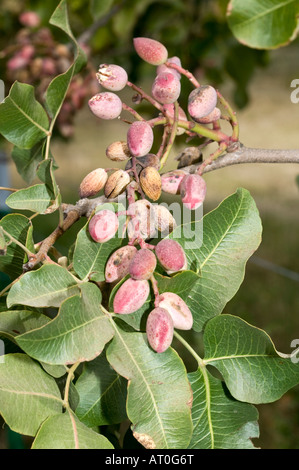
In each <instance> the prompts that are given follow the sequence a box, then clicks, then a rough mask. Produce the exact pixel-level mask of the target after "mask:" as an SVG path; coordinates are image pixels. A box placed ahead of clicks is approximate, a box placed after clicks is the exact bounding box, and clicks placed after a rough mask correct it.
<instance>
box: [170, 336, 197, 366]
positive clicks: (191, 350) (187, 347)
mask: <svg viewBox="0 0 299 470" xmlns="http://www.w3.org/2000/svg"><path fill="white" fill-rule="evenodd" d="M173 335H174V336H175V337H176V338H177V339H178V340H179V341H180V343H182V345H183V346H185V348H186V349H187V350H188V351H189V353H190V354H191V355H192V356H193V357H194V359H195V360H196V362H197V363H198V366H199V367H200V368H201V369H205V364H204V361H203V359H202V358H201V357H200V356H199V355H198V354H197V353H196V352H195V351H194V349H193V348H192V346H190V344H189V343H188V342H187V341H186V340H185V339H184V338H183V337H182V336H181V335H180V334H179V333H178V332H177V331H176V330H174V332H173Z"/></svg>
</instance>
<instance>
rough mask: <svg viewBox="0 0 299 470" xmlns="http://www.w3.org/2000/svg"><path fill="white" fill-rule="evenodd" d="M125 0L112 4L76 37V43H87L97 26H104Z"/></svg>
mask: <svg viewBox="0 0 299 470" xmlns="http://www.w3.org/2000/svg"><path fill="white" fill-rule="evenodd" d="M126 1H127V0H123V1H122V2H120V3H119V4H118V5H114V6H113V7H112V8H111V9H110V10H109V12H108V13H106V15H104V16H102V17H101V18H99V19H98V20H97V21H95V22H94V23H93V24H92V25H91V26H90V27H89V28H88V29H87V30H86V31H84V33H82V34H81V36H79V38H78V43H79V44H87V43H88V42H89V41H90V39H91V38H92V36H93V35H94V34H95V33H96V32H97V30H98V29H99V28H102V27H103V26H105V25H106V24H107V23H108V22H109V21H110V19H111V18H112V17H113V16H114V15H115V14H116V13H118V12H119V10H121V8H122V7H123V6H124V4H125V3H126Z"/></svg>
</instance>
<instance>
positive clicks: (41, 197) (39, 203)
mask: <svg viewBox="0 0 299 470" xmlns="http://www.w3.org/2000/svg"><path fill="white" fill-rule="evenodd" d="M53 202H54V196H53V194H52V192H51V191H49V188H48V187H47V185H45V184H35V185H34V186H30V187H29V188H25V189H20V190H19V191H16V192H14V193H12V194H11V195H10V196H8V198H7V199H6V204H7V205H8V207H11V208H12V209H20V210H27V211H31V212H39V213H40V214H44V213H45V212H46V210H47V209H48V207H50V206H51V205H52V204H53Z"/></svg>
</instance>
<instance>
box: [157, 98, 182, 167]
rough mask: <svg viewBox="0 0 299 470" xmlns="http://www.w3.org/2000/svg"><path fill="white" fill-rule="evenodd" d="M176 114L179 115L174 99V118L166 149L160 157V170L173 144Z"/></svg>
mask: <svg viewBox="0 0 299 470" xmlns="http://www.w3.org/2000/svg"><path fill="white" fill-rule="evenodd" d="M178 116H179V104H178V102H177V101H176V102H175V103H174V120H173V123H172V129H171V133H170V137H169V140H168V144H167V146H166V149H165V151H164V154H163V156H162V158H161V164H160V170H161V169H162V168H163V166H164V165H165V163H166V161H167V158H168V157H169V154H170V151H171V149H172V146H173V144H174V141H175V137H176V132H177V128H178Z"/></svg>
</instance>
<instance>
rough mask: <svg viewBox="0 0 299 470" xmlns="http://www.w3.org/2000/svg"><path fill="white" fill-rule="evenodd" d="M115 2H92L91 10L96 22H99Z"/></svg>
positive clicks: (105, 0)
mask: <svg viewBox="0 0 299 470" xmlns="http://www.w3.org/2000/svg"><path fill="white" fill-rule="evenodd" d="M113 3H114V0H91V5H90V10H91V14H92V16H93V18H94V20H98V19H99V18H101V17H102V16H103V15H105V13H107V12H108V11H109V10H110V8H111V7H112V5H113Z"/></svg>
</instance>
